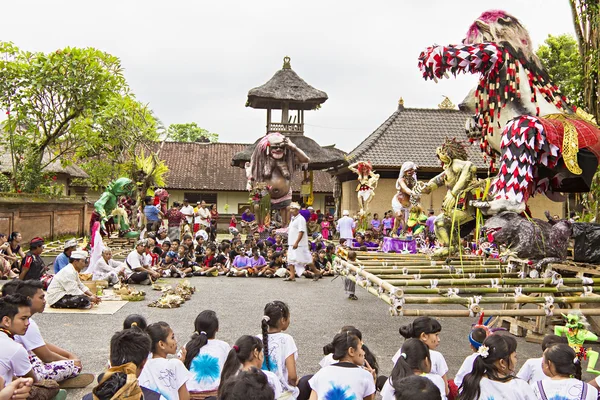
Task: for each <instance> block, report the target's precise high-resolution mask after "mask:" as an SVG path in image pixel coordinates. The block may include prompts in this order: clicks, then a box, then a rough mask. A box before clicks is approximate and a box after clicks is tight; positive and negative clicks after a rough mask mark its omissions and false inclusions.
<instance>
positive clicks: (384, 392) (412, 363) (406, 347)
mask: <svg viewBox="0 0 600 400" xmlns="http://www.w3.org/2000/svg"><path fill="white" fill-rule="evenodd" d="M400 351H401V353H400V357H398V361H396V365H394V369H393V370H392V373H391V375H390V377H389V379H388V381H387V382H386V383H385V385H383V389H381V398H382V399H383V400H394V394H395V392H396V390H397V389H396V388H395V384H397V383H398V382H400V380H402V379H403V378H406V377H407V376H410V375H421V376H424V377H425V378H427V379H429V380H431V381H432V382H433V383H434V384H435V386H437V387H438V389H439V390H440V393H441V397H442V400H445V399H446V398H447V397H446V383H445V382H444V380H443V379H442V377H441V376H439V375H436V374H432V373H431V355H430V350H429V347H427V345H426V344H425V343H424V342H422V341H421V340H419V339H417V338H411V339H407V340H406V341H405V342H404V344H403V345H402V348H401V349H400Z"/></svg>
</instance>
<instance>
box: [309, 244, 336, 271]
mask: <svg viewBox="0 0 600 400" xmlns="http://www.w3.org/2000/svg"><path fill="white" fill-rule="evenodd" d="M325 255H326V252H325V250H319V253H314V254H313V262H314V263H315V267H317V269H318V270H319V271H320V272H321V275H322V276H333V267H332V266H331V263H330V262H329V261H328V260H327V258H325Z"/></svg>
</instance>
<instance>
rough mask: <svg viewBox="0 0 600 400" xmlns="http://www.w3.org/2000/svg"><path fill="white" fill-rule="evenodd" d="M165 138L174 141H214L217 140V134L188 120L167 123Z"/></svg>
mask: <svg viewBox="0 0 600 400" xmlns="http://www.w3.org/2000/svg"><path fill="white" fill-rule="evenodd" d="M167 139H168V140H172V141H174V142H200V143H215V142H217V141H218V140H219V135H218V134H217V133H211V132H209V131H208V130H206V129H203V128H200V127H199V126H198V125H197V124H196V123H195V122H190V123H187V124H171V125H169V129H168V130H167Z"/></svg>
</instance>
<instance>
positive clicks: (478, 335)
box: [454, 327, 488, 388]
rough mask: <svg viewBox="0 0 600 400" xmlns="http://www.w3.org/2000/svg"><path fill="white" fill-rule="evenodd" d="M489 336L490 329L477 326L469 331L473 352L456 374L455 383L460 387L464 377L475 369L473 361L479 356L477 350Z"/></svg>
mask: <svg viewBox="0 0 600 400" xmlns="http://www.w3.org/2000/svg"><path fill="white" fill-rule="evenodd" d="M486 337H488V331H487V330H486V329H485V328H481V327H475V328H473V329H471V332H470V333H469V343H470V344H471V351H473V354H470V355H468V356H467V358H465V360H464V361H463V363H462V365H461V366H460V369H459V370H458V372H457V373H456V375H455V376H454V385H455V386H456V387H457V388H459V387H460V385H462V381H463V378H464V377H465V375H467V374H470V373H471V371H472V370H473V361H475V357H477V356H478V353H477V350H479V347H481V344H482V343H483V341H484V340H485V338H486Z"/></svg>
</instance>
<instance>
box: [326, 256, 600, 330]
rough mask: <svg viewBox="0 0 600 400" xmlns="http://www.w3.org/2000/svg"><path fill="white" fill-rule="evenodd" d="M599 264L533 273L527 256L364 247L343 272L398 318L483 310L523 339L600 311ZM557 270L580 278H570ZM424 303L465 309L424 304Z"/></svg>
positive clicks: (341, 264) (341, 263)
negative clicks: (435, 256)
mask: <svg viewBox="0 0 600 400" xmlns="http://www.w3.org/2000/svg"><path fill="white" fill-rule="evenodd" d="M594 267H595V266H587V265H585V266H580V265H575V264H574V263H560V264H551V265H550V266H548V267H547V269H546V270H545V271H540V274H544V276H546V277H539V278H530V277H529V274H530V270H531V269H532V268H533V266H532V265H531V263H529V262H527V260H515V261H509V262H501V261H499V260H497V259H495V260H485V259H482V258H480V257H469V256H465V257H462V258H461V259H451V260H444V261H437V260H432V259H430V258H428V256H426V255H423V254H393V253H385V254H384V253H373V252H357V259H356V261H355V262H353V263H350V262H348V261H346V260H344V259H341V258H340V257H338V258H337V259H336V268H337V269H338V271H341V274H342V275H345V276H346V278H347V279H351V280H353V281H355V282H356V283H357V284H358V285H359V286H361V287H362V288H364V289H366V290H367V292H369V293H370V294H372V295H375V296H377V297H378V298H380V299H381V300H382V301H383V302H385V303H386V304H388V305H389V307H390V313H391V314H392V315H394V316H411V317H414V316H422V315H428V316H437V317H475V316H477V315H479V314H480V313H481V312H483V313H484V314H485V315H486V316H492V317H496V318H495V320H494V322H495V323H497V324H502V325H503V326H505V327H507V328H508V329H509V330H510V332H511V333H513V334H515V335H521V336H523V335H525V334H528V335H531V336H538V335H543V334H545V333H546V330H547V329H548V327H547V325H548V324H550V323H552V322H553V320H560V314H561V313H567V312H568V311H569V309H572V308H577V309H580V310H581V312H582V313H583V314H585V315H587V316H600V268H598V267H595V268H594ZM557 270H562V271H565V273H570V274H575V273H576V274H577V275H576V276H575V277H564V278H563V277H562V276H561V274H560V273H558V271H557ZM586 275H588V276H586ZM589 275H591V276H589ZM421 304H427V305H454V306H455V305H460V306H463V307H465V308H464V309H455V308H441V307H440V308H436V309H431V308H427V309H419V307H418V305H421ZM532 306H533V307H534V308H532ZM559 323H561V322H559Z"/></svg>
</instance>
